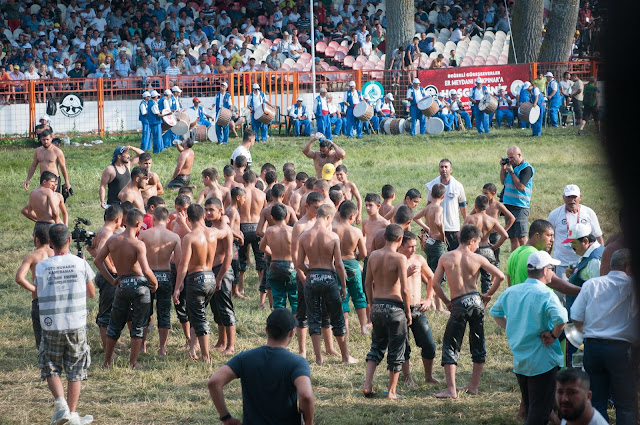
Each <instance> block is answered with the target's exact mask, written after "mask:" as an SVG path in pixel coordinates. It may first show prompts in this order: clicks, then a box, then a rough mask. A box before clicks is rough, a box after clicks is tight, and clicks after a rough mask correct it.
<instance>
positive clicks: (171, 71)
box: [164, 58, 228, 81]
mask: <svg viewBox="0 0 640 425" xmlns="http://www.w3.org/2000/svg"><path fill="white" fill-rule="evenodd" d="M227 60H228V59H227ZM164 73H165V75H169V76H172V77H175V76H176V75H180V74H181V72H180V68H178V66H177V60H176V59H175V58H172V59H171V60H170V64H169V67H167V69H165V72H164ZM176 80H177V79H175V78H174V79H173V80H172V81H176Z"/></svg>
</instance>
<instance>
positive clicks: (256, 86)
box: [251, 83, 260, 89]
mask: <svg viewBox="0 0 640 425" xmlns="http://www.w3.org/2000/svg"><path fill="white" fill-rule="evenodd" d="M251 87H253V88H254V89H259V88H260V84H258V83H254V84H253V86H251Z"/></svg>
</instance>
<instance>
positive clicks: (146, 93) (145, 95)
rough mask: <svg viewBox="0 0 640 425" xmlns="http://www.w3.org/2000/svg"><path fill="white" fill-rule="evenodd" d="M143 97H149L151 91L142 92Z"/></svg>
mask: <svg viewBox="0 0 640 425" xmlns="http://www.w3.org/2000/svg"><path fill="white" fill-rule="evenodd" d="M145 97H151V93H149V92H148V91H146V92H144V93H142V98H143V99H144V98H145Z"/></svg>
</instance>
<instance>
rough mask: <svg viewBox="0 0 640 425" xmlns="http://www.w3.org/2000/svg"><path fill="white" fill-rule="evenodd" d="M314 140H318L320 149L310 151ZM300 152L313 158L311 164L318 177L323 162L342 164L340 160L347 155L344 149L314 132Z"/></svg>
mask: <svg viewBox="0 0 640 425" xmlns="http://www.w3.org/2000/svg"><path fill="white" fill-rule="evenodd" d="M316 140H318V141H320V149H319V150H317V151H312V150H311V145H313V143H314V142H315V141H316ZM302 153H303V154H304V155H305V156H306V157H307V158H311V159H313V166H314V167H315V169H316V175H317V176H318V178H319V179H321V178H322V167H324V165H325V164H333V165H334V166H336V167H337V166H338V165H340V164H342V160H343V159H344V158H345V157H346V156H347V154H346V152H345V151H344V149H342V148H341V147H340V146H338V145H336V144H335V143H333V141H331V140H329V139H325V138H324V135H323V134H321V133H316V134H315V135H314V136H313V137H312V138H311V140H309V141H308V142H307V144H306V145H304V147H303V148H302Z"/></svg>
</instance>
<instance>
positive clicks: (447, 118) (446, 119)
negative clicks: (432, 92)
mask: <svg viewBox="0 0 640 425" xmlns="http://www.w3.org/2000/svg"><path fill="white" fill-rule="evenodd" d="M436 102H438V112H436V114H435V116H436V117H438V118H440V119H441V120H442V122H443V123H444V129H445V131H451V130H453V120H454V118H455V117H454V116H453V114H452V113H451V112H450V111H449V103H448V102H447V101H446V100H444V93H443V92H439V93H438V99H437V100H436Z"/></svg>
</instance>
